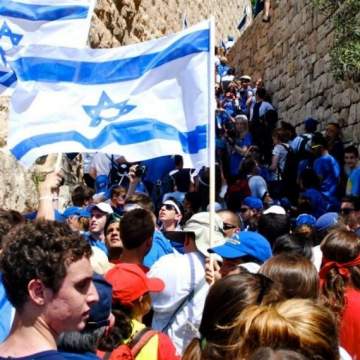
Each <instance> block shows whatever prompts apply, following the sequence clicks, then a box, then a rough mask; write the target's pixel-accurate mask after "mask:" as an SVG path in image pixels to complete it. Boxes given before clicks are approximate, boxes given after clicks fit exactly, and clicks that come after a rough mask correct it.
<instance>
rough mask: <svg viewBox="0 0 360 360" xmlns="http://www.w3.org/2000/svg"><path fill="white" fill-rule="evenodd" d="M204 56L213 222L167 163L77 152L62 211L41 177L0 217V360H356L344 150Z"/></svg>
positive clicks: (192, 181)
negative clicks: (209, 96)
mask: <svg viewBox="0 0 360 360" xmlns="http://www.w3.org/2000/svg"><path fill="white" fill-rule="evenodd" d="M217 55H218V56H217V63H216V80H217V82H216V89H215V93H216V99H217V110H216V119H215V121H214V125H213V126H215V127H216V159H217V164H216V204H215V205H216V206H215V207H216V214H215V219H214V228H211V229H210V215H209V208H208V206H209V169H208V168H202V169H200V170H199V169H186V168H184V166H183V162H182V157H181V156H179V155H174V156H164V157H161V158H157V159H150V160H147V161H142V162H140V163H137V164H129V163H127V162H126V159H124V157H122V156H120V155H116V154H102V153H97V154H95V155H90V154H85V155H83V156H82V157H83V160H84V177H83V181H82V183H81V184H79V185H78V186H76V187H75V188H74V189H73V191H72V194H71V195H72V196H71V204H69V206H68V207H67V208H66V209H64V210H63V211H60V210H59V209H58V197H59V190H60V188H61V186H62V184H63V176H62V173H61V171H54V172H52V173H49V174H48V175H47V176H46V179H45V181H43V182H41V183H40V184H39V207H38V209H36V211H34V212H31V213H24V214H20V213H19V212H17V211H15V210H6V209H1V210H0V244H1V255H0V341H1V343H0V359H9V358H11V359H23V360H27V359H29V360H30V359H54V360H55V359H99V358H100V359H110V360H113V359H128V360H130V359H137V360H144V359H146V360H156V359H159V360H161V359H163V360H165V359H167V360H172V359H174V360H175V359H184V360H197V359H198V360H200V359H207V360H217V359H229V360H231V359H234V360H235V359H246V360H247V359H253V360H255V359H264V360H265V359H317V360H321V359H323V360H338V359H343V360H347V359H359V358H360V345H359V344H360V335H359V334H360V316H359V314H360V311H359V312H358V310H359V309H360V307H359V306H360V201H359V195H360V193H359V192H360V183H359V182H360V167H359V163H358V161H359V154H358V150H357V147H356V146H354V145H348V146H344V144H343V142H342V138H341V128H340V127H339V125H338V124H337V123H335V122H331V121H330V122H327V123H326V124H325V125H323V124H320V123H319V121H317V120H316V119H314V118H312V117H308V118H306V119H302V120H301V119H300V120H301V121H300V123H299V124H298V125H299V126H294V125H292V124H291V123H290V122H285V121H279V119H278V113H277V110H276V108H275V107H274V105H273V104H272V102H271V98H270V96H269V94H268V92H267V91H266V89H265V85H264V84H263V82H262V80H261V79H257V80H256V81H255V82H254V83H253V81H252V80H253V79H252V78H251V77H250V76H249V75H244V74H238V75H237V74H236V73H235V71H234V69H232V68H231V67H230V66H229V65H228V62H227V60H226V58H225V56H224V55H223V54H217ZM293 120H294V121H295V120H297V119H293ZM330 120H331V119H330ZM320 126H321V127H322V129H323V130H324V134H323V133H321V132H320V131H318V130H320V129H318V127H320ZM300 128H301V129H302V131H300V130H299V129H300ZM75 155H76V154H75ZM73 156H74V154H73V155H71V157H73ZM210 232H211V234H212V236H211V237H210Z"/></svg>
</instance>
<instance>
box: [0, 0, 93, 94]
mask: <svg viewBox="0 0 360 360" xmlns="http://www.w3.org/2000/svg"><path fill="white" fill-rule="evenodd" d="M94 6H95V0H16V1H13V0H0V94H1V95H11V93H12V92H13V88H14V86H15V83H16V77H15V74H14V73H13V72H12V70H11V69H10V68H9V66H8V65H7V63H6V52H7V51H8V50H11V49H13V48H14V47H16V46H25V45H28V44H47V45H52V46H69V47H85V46H86V42H87V38H88V34H89V28H90V21H91V16H92V13H93V9H94Z"/></svg>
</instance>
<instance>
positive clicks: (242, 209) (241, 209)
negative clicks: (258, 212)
mask: <svg viewBox="0 0 360 360" xmlns="http://www.w3.org/2000/svg"><path fill="white" fill-rule="evenodd" d="M248 210H249V208H246V207H242V208H240V212H242V213H244V212H247V211H248Z"/></svg>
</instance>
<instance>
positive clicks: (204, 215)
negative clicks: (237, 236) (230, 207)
mask: <svg viewBox="0 0 360 360" xmlns="http://www.w3.org/2000/svg"><path fill="white" fill-rule="evenodd" d="M209 226H210V213H209V212H199V213H197V214H195V215H193V216H192V217H191V218H190V219H189V220H188V221H187V222H186V223H185V225H184V227H183V231H184V232H191V233H193V234H194V235H195V244H196V247H197V249H198V250H199V251H200V252H201V253H202V254H203V255H205V256H209V253H208V249H209V248H210V246H212V245H222V244H223V243H224V241H225V237H224V229H223V226H224V224H223V221H222V220H221V218H220V216H219V215H217V214H215V217H214V229H213V243H212V244H210V236H209Z"/></svg>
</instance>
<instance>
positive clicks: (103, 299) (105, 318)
mask: <svg viewBox="0 0 360 360" xmlns="http://www.w3.org/2000/svg"><path fill="white" fill-rule="evenodd" d="M93 282H94V285H95V288H96V291H97V292H98V295H99V301H98V302H97V303H95V304H93V305H92V306H91V308H90V315H89V319H88V321H87V323H86V326H87V327H88V328H89V327H91V328H92V329H97V328H100V327H102V326H106V325H108V324H109V316H110V313H111V304H112V286H111V284H109V283H108V282H107V281H106V280H105V279H104V277H103V276H101V275H99V274H96V273H95V274H94V275H93Z"/></svg>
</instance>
